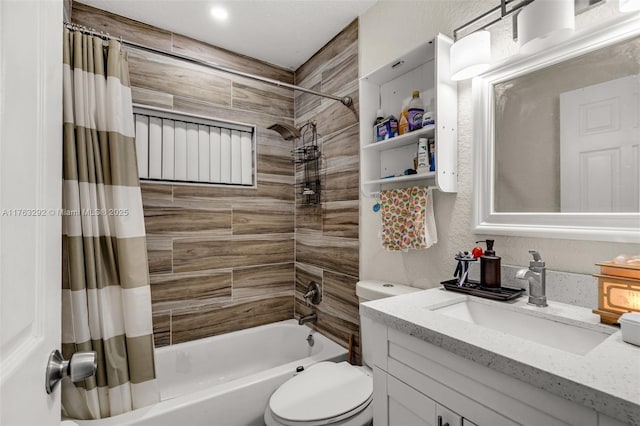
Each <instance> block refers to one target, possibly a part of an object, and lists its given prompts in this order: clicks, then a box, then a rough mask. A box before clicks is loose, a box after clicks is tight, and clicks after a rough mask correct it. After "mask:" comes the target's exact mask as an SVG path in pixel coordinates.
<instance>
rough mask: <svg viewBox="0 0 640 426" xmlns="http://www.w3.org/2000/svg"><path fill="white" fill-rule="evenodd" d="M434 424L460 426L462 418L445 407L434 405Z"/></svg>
mask: <svg viewBox="0 0 640 426" xmlns="http://www.w3.org/2000/svg"><path fill="white" fill-rule="evenodd" d="M436 424H437V426H459V425H461V424H462V417H461V416H459V415H458V414H456V413H454V412H453V411H451V410H449V409H448V408H447V407H443V406H442V405H439V404H436Z"/></svg>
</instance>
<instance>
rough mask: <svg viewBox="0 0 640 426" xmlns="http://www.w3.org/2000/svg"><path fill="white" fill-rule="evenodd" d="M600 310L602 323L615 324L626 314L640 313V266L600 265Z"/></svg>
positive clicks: (596, 310) (598, 312)
mask: <svg viewBox="0 0 640 426" xmlns="http://www.w3.org/2000/svg"><path fill="white" fill-rule="evenodd" d="M597 265H598V266H600V273H599V274H594V275H593V276H594V277H596V278H598V309H594V310H593V313H595V314H598V315H600V322H603V323H605V324H615V323H617V322H618V318H620V315H622V314H624V313H626V312H640V266H635V265H633V266H632V265H628V264H625V265H619V264H615V263H613V262H604V263H598V264H597Z"/></svg>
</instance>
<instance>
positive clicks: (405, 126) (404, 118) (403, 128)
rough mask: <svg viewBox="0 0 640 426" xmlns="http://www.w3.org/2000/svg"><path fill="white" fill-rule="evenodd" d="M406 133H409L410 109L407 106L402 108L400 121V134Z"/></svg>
mask: <svg viewBox="0 0 640 426" xmlns="http://www.w3.org/2000/svg"><path fill="white" fill-rule="evenodd" d="M405 133H409V107H408V106H407V105H405V106H403V107H402V112H401V113H400V119H399V120H398V134H400V135H404V134H405Z"/></svg>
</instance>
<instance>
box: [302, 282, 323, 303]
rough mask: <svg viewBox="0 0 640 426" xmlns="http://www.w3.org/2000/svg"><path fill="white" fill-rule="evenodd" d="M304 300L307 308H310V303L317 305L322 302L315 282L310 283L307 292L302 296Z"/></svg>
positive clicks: (318, 287)
mask: <svg viewBox="0 0 640 426" xmlns="http://www.w3.org/2000/svg"><path fill="white" fill-rule="evenodd" d="M303 297H304V300H305V302H307V306H311V305H310V303H313V304H314V305H317V304H318V303H320V301H321V300H322V294H321V293H320V286H319V285H318V283H317V282H315V281H311V282H310V283H309V287H307V292H306V293H305V294H304V296H303Z"/></svg>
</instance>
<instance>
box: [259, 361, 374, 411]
mask: <svg viewBox="0 0 640 426" xmlns="http://www.w3.org/2000/svg"><path fill="white" fill-rule="evenodd" d="M372 393H373V379H372V378H371V376H370V375H368V374H367V373H365V371H364V369H362V368H359V367H355V366H353V365H351V364H349V363H347V362H340V363H334V362H326V361H325V362H319V363H317V364H314V365H312V366H311V367H309V368H308V369H307V370H305V371H304V372H302V373H300V374H298V375H297V376H295V377H293V378H291V379H289V380H288V381H286V382H285V383H284V384H283V385H282V386H280V388H278V390H276V391H275V392H274V393H273V395H271V399H270V400H269V407H270V408H271V412H272V413H273V414H274V416H275V417H278V418H280V419H282V420H285V421H287V422H317V421H320V420H326V419H332V418H335V417H338V416H342V415H345V414H347V413H350V412H352V411H354V410H355V409H359V408H360V407H362V406H366V405H368V402H369V401H370V400H371V395H372Z"/></svg>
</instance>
